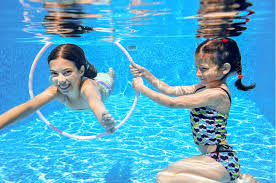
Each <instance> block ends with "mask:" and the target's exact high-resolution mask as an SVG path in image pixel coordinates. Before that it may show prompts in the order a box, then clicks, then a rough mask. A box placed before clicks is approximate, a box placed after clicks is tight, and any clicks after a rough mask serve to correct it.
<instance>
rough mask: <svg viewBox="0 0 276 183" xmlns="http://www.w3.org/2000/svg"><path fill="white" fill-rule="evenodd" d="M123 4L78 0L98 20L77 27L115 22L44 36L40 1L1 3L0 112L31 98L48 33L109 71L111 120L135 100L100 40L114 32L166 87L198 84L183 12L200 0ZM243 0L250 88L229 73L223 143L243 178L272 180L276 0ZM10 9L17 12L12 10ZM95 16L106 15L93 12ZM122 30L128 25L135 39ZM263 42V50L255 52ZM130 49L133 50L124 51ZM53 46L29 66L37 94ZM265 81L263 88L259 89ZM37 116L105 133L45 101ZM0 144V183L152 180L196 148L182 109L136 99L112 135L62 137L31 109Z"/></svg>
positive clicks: (191, 27)
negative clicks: (247, 0)
mask: <svg viewBox="0 0 276 183" xmlns="http://www.w3.org/2000/svg"><path fill="white" fill-rule="evenodd" d="M128 2H129V1H120V2H116V1H113V2H112V5H94V6H92V5H90V6H88V5H85V8H84V10H86V11H88V12H90V13H91V12H92V8H91V6H92V7H93V8H94V9H93V12H94V15H95V14H97V16H98V17H97V19H91V20H86V19H84V20H83V22H84V24H87V25H93V27H107V26H106V22H107V21H110V19H109V18H111V19H112V20H113V21H114V23H113V24H114V25H113V24H112V23H110V24H112V25H113V28H114V29H115V31H113V32H111V33H110V32H95V31H94V32H92V33H87V34H83V35H82V36H81V37H77V38H72V37H58V36H56V35H47V34H46V33H45V30H44V28H42V27H41V23H42V21H43V16H44V15H47V11H44V10H43V8H42V7H41V6H42V5H41V4H40V3H34V2H32V1H25V2H24V3H28V4H30V5H32V7H36V8H28V7H22V4H20V3H19V2H7V3H3V2H1V7H4V6H5V7H6V9H5V10H4V11H3V12H1V14H0V15H1V19H0V22H1V23H2V24H4V23H5V25H7V26H6V29H1V30H0V33H1V35H2V36H1V38H2V42H1V43H0V60H1V64H2V67H1V68H0V78H1V83H0V86H1V91H0V98H1V102H0V113H3V112H4V111H6V110H8V109H9V108H11V107H13V106H15V105H18V104H20V103H22V102H24V101H26V100H28V99H29V95H28V85H27V83H28V74H29V69H30V67H31V64H32V62H33V59H34V57H35V55H36V54H37V52H38V51H39V50H40V49H41V47H43V45H44V43H43V42H42V40H43V39H45V38H48V37H51V41H53V42H54V45H57V44H61V43H64V42H71V43H75V44H78V45H80V46H81V47H82V48H83V49H84V50H85V52H86V54H87V57H88V58H89V60H90V62H92V63H94V65H95V66H96V68H97V69H98V70H99V71H107V69H108V67H113V68H114V70H115V71H116V73H117V77H116V81H115V83H116V87H115V91H114V95H112V96H111V97H110V98H109V99H108V100H107V102H106V106H107V108H108V110H109V111H110V112H111V114H112V115H113V116H114V118H115V119H116V120H117V121H118V122H119V121H120V120H122V119H123V118H124V117H125V115H126V113H127V112H128V111H129V109H130V107H131V105H132V102H133V100H134V96H135V92H134V91H133V89H132V87H131V84H130V82H131V80H132V76H131V73H130V71H129V68H128V65H129V61H128V60H127V58H126V57H125V56H124V55H123V53H122V51H121V50H120V49H119V48H117V47H116V46H115V45H114V44H113V43H110V42H106V41H100V40H104V39H108V38H110V37H119V38H120V36H121V38H122V40H121V42H120V43H121V44H122V45H123V46H125V47H126V48H128V47H129V48H130V49H128V50H129V53H130V54H131V56H132V57H133V59H134V61H135V62H136V63H138V64H141V65H143V66H145V67H146V68H149V69H150V70H151V72H152V73H153V74H155V75H156V76H157V77H159V78H160V79H162V80H164V81H166V82H167V83H168V84H171V85H180V84H181V85H186V84H187V85H188V84H192V83H195V82H197V79H196V77H195V74H194V73H195V68H194V58H193V54H194V49H195V47H196V45H197V44H198V43H199V42H201V40H202V39H201V40H200V39H196V38H195V35H194V34H195V32H196V29H197V21H196V20H195V19H188V20H184V19H183V17H185V16H192V15H195V14H196V12H197V9H198V4H197V3H190V2H183V1H175V2H174V3H172V1H158V3H159V4H157V1H146V2H147V3H149V2H155V4H148V5H141V6H134V7H130V6H129V3H128ZM251 2H253V4H254V6H253V7H252V9H254V11H256V14H254V15H253V16H252V18H251V21H249V22H248V27H247V30H246V31H244V32H243V34H241V35H240V36H238V37H234V39H235V40H237V42H238V43H239V46H240V49H241V53H242V56H243V69H244V70H243V75H244V77H245V78H246V82H248V83H252V82H256V83H257V88H256V89H255V90H253V91H250V92H241V91H238V90H237V89H235V87H234V86H233V82H234V81H235V78H234V77H233V78H230V80H229V86H230V89H231V91H232V106H231V111H230V116H229V120H228V126H227V131H228V141H229V144H230V145H232V146H233V148H234V149H235V150H236V151H237V153H238V157H239V159H240V162H241V168H242V169H241V171H242V173H248V174H251V175H253V176H254V177H255V178H256V179H257V180H259V181H260V182H262V183H273V182H275V124H274V122H275V111H274V110H275V96H274V93H275V76H274V75H275V63H274V58H275V52H274V50H273V48H274V49H275V45H274V44H273V43H274V40H275V37H274V26H273V25H274V16H272V15H274V12H275V11H274V12H273V10H272V9H270V8H271V7H275V6H272V4H273V5H274V3H272V2H257V1H251ZM21 3H22V1H21ZM2 4H3V6H2ZM184 5H187V6H184ZM188 5H189V6H188ZM86 6H87V7H86ZM16 7H17V8H18V11H11V9H12V8H16ZM37 7H40V8H37ZM180 7H182V8H180ZM89 8H90V9H89ZM127 8H129V9H127ZM126 9H127V10H126ZM111 10H112V11H111ZM130 10H133V11H130ZM134 10H135V11H134ZM142 10H143V11H144V12H143V15H144V17H142V18H141V19H139V20H135V18H136V19H137V18H139V16H138V15H140V17H141V16H142V14H137V12H138V11H140V12H141V11H142ZM146 10H147V11H146ZM134 12H135V13H136V14H135V13H134ZM105 13H106V14H105ZM146 13H148V14H146ZM91 14H92V13H91ZM99 14H103V15H104V16H103V17H99ZM153 14H158V15H153ZM159 14H160V15H159ZM26 15H28V16H26ZM134 15H136V16H135V17H134ZM94 17H95V16H94ZM27 18H30V19H32V20H31V21H28V19H27ZM23 20H25V21H23ZM147 23H148V24H150V25H147ZM127 25H131V26H132V27H131V28H129V27H127ZM179 25H181V26H179ZM269 28H270V29H271V30H269ZM130 30H135V31H133V32H134V33H133V35H132V34H131V31H130ZM40 33H41V34H40ZM45 35H46V36H45ZM251 38H253V39H251ZM264 45H269V46H270V47H269V46H268V47H266V48H267V49H262V48H263V47H264ZM134 46H135V48H136V49H131V48H134ZM53 47H54V46H51V47H50V48H49V49H48V50H46V52H45V53H44V54H43V55H42V57H41V59H40V61H39V63H38V66H37V68H36V71H35V75H34V92H35V94H37V93H39V92H40V91H42V90H43V89H45V88H46V87H47V86H48V85H49V82H48V77H49V69H48V65H47V63H46V57H47V55H48V53H49V52H50V50H51V49H52V48H53ZM271 66H273V67H271ZM264 71H266V72H264ZM172 78H173V80H172ZM268 87H269V88H270V90H266V89H265V88H268ZM42 112H43V113H44V114H45V116H46V118H47V119H48V120H49V121H51V122H52V123H53V124H54V125H55V126H56V127H58V128H60V129H62V130H64V131H66V132H69V133H76V134H78V135H94V134H97V133H102V132H103V129H102V127H101V126H100V125H99V124H98V123H97V122H96V118H95V116H94V115H93V114H92V113H91V112H89V111H84V112H76V111H71V110H68V109H67V108H64V107H63V106H62V105H60V104H59V103H56V102H53V103H51V104H49V105H47V106H45V107H43V108H42ZM0 144H1V148H0V159H1V162H0V182H24V183H26V182H47V183H48V182H93V183H152V182H155V178H156V174H157V173H158V172H159V171H160V170H162V169H164V168H165V167H167V166H168V165H169V164H171V163H173V162H176V161H178V160H180V159H183V158H187V157H190V156H194V155H198V154H199V151H198V150H197V148H196V146H195V144H194V142H193V139H192V135H191V127H190V123H189V110H183V109H168V108H165V107H162V106H160V105H157V104H156V103H153V102H152V101H150V100H149V99H148V98H146V97H145V96H143V95H141V96H140V97H139V100H138V104H137V107H136V108H135V111H134V113H133V114H132V116H131V117H130V119H129V120H128V121H127V122H126V123H125V124H124V125H123V126H122V127H121V128H120V129H119V130H118V131H117V132H116V133H115V134H113V135H109V136H105V137H103V138H99V139H94V140H87V141H78V140H73V139H69V138H67V137H63V136H60V135H58V134H57V133H56V132H54V131H53V130H52V129H50V128H49V127H48V126H47V125H45V124H44V123H43V121H41V120H40V119H39V118H38V116H37V115H36V114H34V115H32V116H31V117H29V118H27V119H25V120H23V121H20V122H18V123H15V124H12V125H10V126H8V127H7V128H5V129H3V130H1V131H0Z"/></svg>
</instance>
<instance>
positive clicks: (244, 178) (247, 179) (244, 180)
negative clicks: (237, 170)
mask: <svg viewBox="0 0 276 183" xmlns="http://www.w3.org/2000/svg"><path fill="white" fill-rule="evenodd" d="M236 183H260V182H259V181H257V180H256V179H255V178H254V177H252V176H251V175H249V174H241V176H240V177H239V178H238V179H237V180H236Z"/></svg>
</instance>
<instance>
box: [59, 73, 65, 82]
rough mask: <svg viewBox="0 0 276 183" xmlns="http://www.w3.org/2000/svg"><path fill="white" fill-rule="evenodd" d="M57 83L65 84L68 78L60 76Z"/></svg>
mask: <svg viewBox="0 0 276 183" xmlns="http://www.w3.org/2000/svg"><path fill="white" fill-rule="evenodd" d="M57 81H58V83H65V81H66V77H64V76H63V75H62V74H60V75H59V76H58V77H57Z"/></svg>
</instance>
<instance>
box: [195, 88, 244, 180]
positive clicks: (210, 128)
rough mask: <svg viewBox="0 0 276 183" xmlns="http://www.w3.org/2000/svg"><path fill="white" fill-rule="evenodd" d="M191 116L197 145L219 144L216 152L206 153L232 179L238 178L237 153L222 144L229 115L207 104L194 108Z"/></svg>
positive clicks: (238, 164)
mask: <svg viewBox="0 0 276 183" xmlns="http://www.w3.org/2000/svg"><path fill="white" fill-rule="evenodd" d="M203 88H204V87H203ZM200 89H202V88H199V89H197V91H198V90H200ZM220 89H222V90H223V91H225V92H226V93H227V95H228V97H229V100H230V102H231V97H230V95H229V93H228V92H227V91H226V90H225V89H223V88H220ZM190 118H191V127H192V133H193V137H194V141H195V143H196V144H197V145H217V149H216V151H215V152H210V153H207V154H205V155H206V156H209V157H211V158H213V159H215V160H216V161H218V162H220V163H221V164H222V165H223V166H224V167H225V168H226V169H227V171H228V173H229V175H230V177H231V181H234V180H236V179H237V178H238V177H239V176H240V163H239V160H238V158H237V154H236V152H234V151H233V150H232V147H231V146H229V145H222V144H220V143H221V142H222V141H224V140H226V134H227V132H226V125H227V118H228V115H226V114H223V113H221V112H218V111H216V110H214V109H212V108H210V107H208V106H206V107H199V108H192V109H191V112H190Z"/></svg>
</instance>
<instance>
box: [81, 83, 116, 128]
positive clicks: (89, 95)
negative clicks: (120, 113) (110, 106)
mask: <svg viewBox="0 0 276 183" xmlns="http://www.w3.org/2000/svg"><path fill="white" fill-rule="evenodd" d="M81 92H82V94H83V95H84V96H85V98H86V99H87V103H88V105H89V107H90V109H91V110H92V112H93V113H94V114H95V116H96V117H97V119H98V121H99V122H100V124H101V125H102V126H103V127H104V128H105V129H106V131H107V132H109V133H113V132H114V131H115V128H114V127H115V124H116V122H115V120H114V118H112V116H111V114H109V113H108V111H107V109H106V107H105V105H104V103H103V101H102V98H101V94H100V92H99V91H98V89H97V88H96V86H95V85H94V84H93V83H92V81H90V80H85V81H84V83H83V85H82V89H81Z"/></svg>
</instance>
